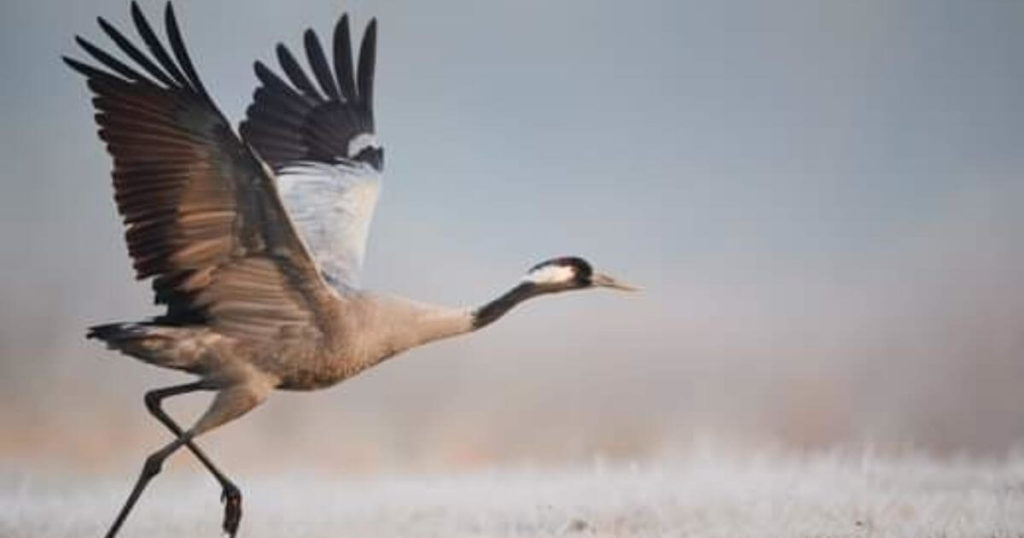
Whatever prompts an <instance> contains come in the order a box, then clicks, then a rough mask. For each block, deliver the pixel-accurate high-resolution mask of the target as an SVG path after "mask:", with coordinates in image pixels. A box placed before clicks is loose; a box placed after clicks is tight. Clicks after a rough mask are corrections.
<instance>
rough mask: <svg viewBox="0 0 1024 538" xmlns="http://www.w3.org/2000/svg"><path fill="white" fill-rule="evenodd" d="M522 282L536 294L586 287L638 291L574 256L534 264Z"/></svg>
mask: <svg viewBox="0 0 1024 538" xmlns="http://www.w3.org/2000/svg"><path fill="white" fill-rule="evenodd" d="M523 284H525V285H528V286H531V287H533V288H534V291H535V293H538V294H539V293H555V292H560V291H568V290H583V289H588V288H612V289H616V290H622V291H639V288H636V287H633V286H630V285H629V284H626V283H624V282H621V281H619V280H616V279H614V278H612V277H610V276H608V275H604V274H601V273H596V272H594V268H593V267H591V266H590V264H589V263H587V260H584V259H583V258H579V257H576V256H565V257H561V258H554V259H550V260H547V261H543V262H541V263H538V264H537V265H534V266H533V267H532V268H530V270H529V271H527V273H526V276H524V277H523Z"/></svg>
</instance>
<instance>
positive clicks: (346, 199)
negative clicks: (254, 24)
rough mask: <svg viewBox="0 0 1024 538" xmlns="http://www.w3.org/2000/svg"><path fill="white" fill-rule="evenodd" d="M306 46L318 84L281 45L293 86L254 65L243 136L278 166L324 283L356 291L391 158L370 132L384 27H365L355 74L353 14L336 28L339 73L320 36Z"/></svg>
mask: <svg viewBox="0 0 1024 538" xmlns="http://www.w3.org/2000/svg"><path fill="white" fill-rule="evenodd" d="M305 48H306V58H307V60H308V61H309V65H310V67H311V69H312V72H313V75H314V78H315V79H316V84H314V83H313V82H312V81H311V80H310V79H309V77H308V76H307V75H306V72H305V71H304V70H303V69H302V67H300V66H299V63H298V61H296V59H295V57H294V56H292V54H291V52H289V51H288V48H287V47H285V46H284V45H283V44H279V45H278V46H277V58H278V61H279V62H280V64H281V69H282V70H283V71H284V73H285V75H286V76H287V78H288V81H289V82H290V83H291V84H289V83H288V82H285V81H284V80H282V79H281V78H280V77H278V76H277V75H276V74H274V73H273V72H272V71H271V70H270V69H268V68H267V67H266V66H265V65H264V64H262V63H260V62H256V65H255V69H256V76H257V77H258V78H259V80H260V83H261V84H260V87H259V88H257V89H256V92H255V94H254V96H253V103H252V105H250V106H249V109H248V110H247V112H246V116H247V117H246V120H245V122H243V123H242V126H241V134H242V138H243V139H244V140H245V141H246V142H248V143H250V144H252V146H253V147H254V148H256V151H257V152H258V153H259V155H260V156H261V157H262V158H264V159H266V161H267V162H268V163H270V165H271V166H272V167H273V168H274V171H275V172H276V173H277V179H278V187H279V189H280V191H281V197H282V200H283V201H284V204H285V207H286V208H287V209H288V212H289V214H290V215H291V217H292V219H293V220H294V222H295V224H296V226H297V227H298V229H299V233H300V234H301V235H302V237H303V239H304V240H305V241H306V244H307V245H308V246H309V248H310V251H311V253H312V255H313V258H314V259H315V260H316V262H317V264H318V265H319V266H320V268H321V270H322V271H323V274H324V277H325V279H326V280H327V282H328V283H329V284H331V285H332V286H334V287H335V288H336V289H338V290H339V291H341V292H344V291H347V290H348V289H352V288H355V287H357V286H358V275H359V269H360V267H361V266H362V260H363V252H364V250H365V246H366V236H367V233H368V231H369V227H370V220H371V219H372V218H373V209H374V207H375V206H376V204H377V194H378V191H379V188H380V172H381V169H382V167H383V159H384V153H383V150H382V149H381V147H380V145H379V144H378V143H377V139H376V137H375V136H374V128H373V72H374V62H375V57H376V49H377V22H376V20H373V21H370V24H369V25H368V26H367V28H366V33H365V34H364V35H363V41H362V45H361V46H360V49H359V65H358V69H356V70H354V69H353V65H352V50H351V44H350V38H349V28H348V15H343V16H342V17H341V19H340V20H339V21H338V24H337V25H336V27H335V30H334V62H333V70H332V68H331V66H330V64H328V62H327V58H326V56H325V55H324V51H323V48H322V47H321V46H320V41H319V39H317V36H316V34H315V33H314V32H313V30H307V31H306V34H305Z"/></svg>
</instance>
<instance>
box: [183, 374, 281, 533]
mask: <svg viewBox="0 0 1024 538" xmlns="http://www.w3.org/2000/svg"><path fill="white" fill-rule="evenodd" d="M273 388H274V386H273V384H271V383H267V382H266V381H265V380H255V379H254V380H249V382H245V383H240V384H237V385H231V386H229V387H227V388H224V389H222V390H221V391H220V392H218V393H217V396H216V397H214V399H213V403H211V404H210V407H209V409H207V410H206V412H205V413H203V416H202V417H200V418H199V421H198V422H196V425H195V426H193V427H192V429H191V430H189V431H187V432H185V433H184V434H183V435H182V436H181V437H179V439H185V441H184V442H188V441H189V440H190V437H191V436H195V435H199V434H200V433H203V432H207V431H210V430H212V429H213V428H216V427H217V426H220V425H222V424H224V423H226V422H229V421H232V420H234V419H236V418H238V417H240V416H242V415H244V414H245V413H247V412H249V411H250V410H252V409H253V408H254V407H256V406H257V405H259V404H261V403H263V400H265V399H266V398H267V395H268V394H270V391H271V390H273ZM197 452H198V451H197ZM199 454H200V453H197V454H196V455H197V456H199ZM208 468H211V472H213V469H212V465H211V466H210V467H208ZM221 476H223V475H221ZM225 481H226V483H227V484H229V485H230V488H229V487H228V486H225V488H224V493H223V496H222V497H221V501H222V502H224V522H223V525H222V527H223V529H224V532H225V533H227V535H228V536H230V537H231V538H234V536H235V534H236V533H237V532H238V524H239V523H241V521H242V494H241V492H239V491H238V488H237V487H234V484H231V482H229V481H227V479H225Z"/></svg>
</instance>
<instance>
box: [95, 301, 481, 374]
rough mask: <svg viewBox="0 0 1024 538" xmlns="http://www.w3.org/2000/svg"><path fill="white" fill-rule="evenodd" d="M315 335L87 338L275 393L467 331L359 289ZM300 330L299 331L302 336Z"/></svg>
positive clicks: (195, 332) (465, 313) (438, 310)
mask: <svg viewBox="0 0 1024 538" xmlns="http://www.w3.org/2000/svg"><path fill="white" fill-rule="evenodd" d="M327 302H328V303H329V304H330V306H329V312H330V313H329V314H327V315H325V316H324V323H325V324H328V326H329V329H328V330H324V331H322V336H321V331H315V330H310V329H308V328H297V329H294V331H295V332H292V334H287V333H289V332H291V331H290V330H288V329H286V330H284V331H283V332H284V333H285V334H282V335H281V338H280V339H275V340H272V341H270V342H267V343H255V342H252V341H249V340H246V339H242V338H237V337H233V336H228V335H224V334H221V333H219V332H217V331H216V330H213V329H211V328H208V327H190V326H186V327H175V326H167V325H160V324H153V323H147V322H142V323H114V324H108V325H100V326H97V327H94V328H93V329H92V330H91V332H90V336H92V337H95V338H99V339H102V340H105V341H106V342H107V343H108V345H110V346H111V347H112V348H114V349H117V350H119V351H122V352H124V353H126V354H128V355H131V356H133V357H136V358H138V359H141V360H143V361H145V362H148V363H151V364H155V365H157V366H162V367H165V368H174V369H178V370H183V371H186V372H189V373H192V374H196V375H198V376H200V377H201V378H203V379H205V380H208V381H209V383H210V384H211V386H216V387H223V386H230V385H233V384H238V383H246V382H247V381H248V380H249V378H250V377H254V376H255V377H258V378H259V379H260V381H261V383H262V382H269V383H270V384H271V387H272V388H277V389H283V390H315V389H321V388H326V387H329V386H332V385H334V384H337V383H339V382H341V381H343V380H345V379H347V378H349V377H352V376H353V375H355V374H357V373H359V372H361V371H363V370H365V369H367V368H369V367H371V366H374V365H376V364H379V363H380V362H381V361H383V360H385V359H387V358H389V357H392V356H394V355H396V354H398V353H400V352H402V351H405V350H407V349H410V348H413V347H416V346H419V345H422V344H425V343H427V342H430V341H433V340H437V339H440V338H446V337H449V336H455V335H458V334H462V333H466V332H469V331H471V330H473V319H474V316H473V312H472V309H469V308H444V307H439V306H433V305H426V304H421V303H416V302H414V301H409V300H407V299H404V298H401V297H395V296H388V295H380V294H375V293H371V292H364V291H359V292H355V293H353V294H351V295H350V296H349V297H346V298H345V299H340V298H330V297H329V298H327ZM303 333H305V334H303Z"/></svg>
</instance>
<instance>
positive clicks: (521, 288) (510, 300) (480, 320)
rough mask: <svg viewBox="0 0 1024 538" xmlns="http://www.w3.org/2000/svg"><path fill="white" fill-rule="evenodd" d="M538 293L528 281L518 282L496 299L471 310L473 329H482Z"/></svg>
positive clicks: (535, 287) (534, 286)
mask: <svg viewBox="0 0 1024 538" xmlns="http://www.w3.org/2000/svg"><path fill="white" fill-rule="evenodd" d="M537 295H540V292H539V291H538V289H537V286H536V285H534V284H531V283H529V282H523V283H520V284H519V285H518V286H516V287H514V288H512V289H510V290H508V291H507V292H505V293H504V294H502V295H501V296H500V297H498V298H497V299H494V300H493V301H491V302H489V303H487V304H485V305H483V306H481V307H480V308H477V309H476V310H474V311H473V314H472V315H473V330H477V329H482V328H484V327H486V326H488V325H490V324H491V323H494V322H495V321H497V320H498V319H499V318H500V317H502V316H504V315H505V314H506V313H507V312H508V311H509V310H512V307H514V306H516V305H517V304H519V303H521V302H523V301H525V300H527V299H529V298H531V297H536V296H537Z"/></svg>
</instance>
